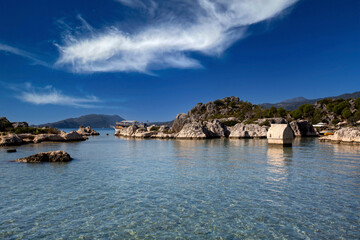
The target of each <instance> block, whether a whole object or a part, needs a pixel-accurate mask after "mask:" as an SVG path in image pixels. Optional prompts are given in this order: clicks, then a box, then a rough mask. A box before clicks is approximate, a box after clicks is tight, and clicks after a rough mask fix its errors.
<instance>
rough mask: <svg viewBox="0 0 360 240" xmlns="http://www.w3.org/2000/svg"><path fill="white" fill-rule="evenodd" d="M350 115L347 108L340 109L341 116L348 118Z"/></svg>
mask: <svg viewBox="0 0 360 240" xmlns="http://www.w3.org/2000/svg"><path fill="white" fill-rule="evenodd" d="M351 115H352V113H351V111H350V109H349V108H344V110H342V112H341V116H343V118H345V119H349V118H350V117H351Z"/></svg>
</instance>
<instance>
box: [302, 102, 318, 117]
mask: <svg viewBox="0 0 360 240" xmlns="http://www.w3.org/2000/svg"><path fill="white" fill-rule="evenodd" d="M303 106H304V107H303V111H302V112H303V113H304V115H305V117H312V116H313V115H314V111H315V109H314V107H313V106H312V105H310V104H304V105H303Z"/></svg>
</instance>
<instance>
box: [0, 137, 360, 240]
mask: <svg viewBox="0 0 360 240" xmlns="http://www.w3.org/2000/svg"><path fill="white" fill-rule="evenodd" d="M100 132H101V136H99V137H92V138H90V140H88V141H86V142H80V143H43V144H30V145H26V146H21V147H18V148H17V150H18V152H17V153H12V154H10V153H6V152H5V149H6V148H0V239H125V238H126V239H128V238H132V239H175V238H179V239H184V238H185V239H221V238H222V239H359V238H360V227H359V226H360V146H351V145H350V146H348V145H333V144H329V143H319V142H318V141H317V139H303V140H296V142H295V144H294V146H293V147H292V148H279V147H268V146H267V142H266V140H222V139H216V140H199V141H194V140H193V141H192V140H133V139H130V140H129V139H122V138H116V137H114V136H112V134H113V131H112V130H100ZM106 133H109V134H110V136H106ZM50 150H65V151H67V152H68V153H70V155H71V156H72V157H74V160H73V161H72V162H70V163H65V164H59V163H58V164H55V163H52V164H49V163H45V164H25V163H14V162H9V160H12V159H16V158H19V157H24V156H28V155H31V154H35V153H38V152H40V151H50Z"/></svg>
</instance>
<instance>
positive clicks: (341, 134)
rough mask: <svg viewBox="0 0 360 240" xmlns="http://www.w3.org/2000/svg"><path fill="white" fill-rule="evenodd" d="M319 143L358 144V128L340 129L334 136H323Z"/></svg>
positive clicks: (359, 134) (359, 141) (359, 135)
mask: <svg viewBox="0 0 360 240" xmlns="http://www.w3.org/2000/svg"><path fill="white" fill-rule="evenodd" d="M319 140H320V141H332V142H337V143H360V128H351V127H347V128H342V129H340V130H338V131H336V132H335V133H334V135H328V136H323V137H320V138H319Z"/></svg>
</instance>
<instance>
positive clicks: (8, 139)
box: [0, 133, 23, 146]
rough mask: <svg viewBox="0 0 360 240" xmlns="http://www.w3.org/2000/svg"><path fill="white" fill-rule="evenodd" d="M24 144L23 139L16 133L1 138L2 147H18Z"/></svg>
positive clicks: (0, 144)
mask: <svg viewBox="0 0 360 240" xmlns="http://www.w3.org/2000/svg"><path fill="white" fill-rule="evenodd" d="M22 143H23V140H22V138H21V137H19V136H18V135H16V134H14V133H9V134H7V135H5V136H1V137H0V146H17V145H21V144H22Z"/></svg>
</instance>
